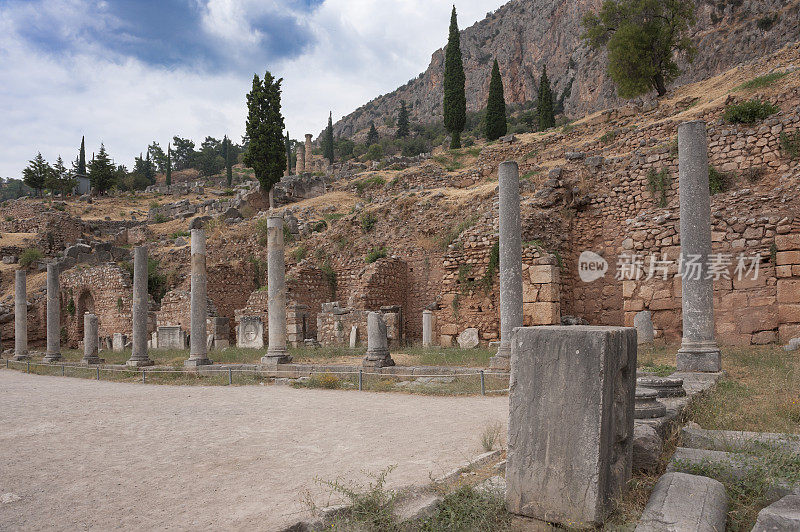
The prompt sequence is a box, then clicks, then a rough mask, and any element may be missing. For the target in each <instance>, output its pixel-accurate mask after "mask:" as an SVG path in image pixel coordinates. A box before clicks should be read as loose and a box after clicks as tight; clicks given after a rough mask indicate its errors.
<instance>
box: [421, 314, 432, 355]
mask: <svg viewBox="0 0 800 532" xmlns="http://www.w3.org/2000/svg"><path fill="white" fill-rule="evenodd" d="M432 345H433V312H431V311H430V310H427V309H426V310H423V311H422V347H430V346H432Z"/></svg>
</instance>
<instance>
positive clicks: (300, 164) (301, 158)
mask: <svg viewBox="0 0 800 532" xmlns="http://www.w3.org/2000/svg"><path fill="white" fill-rule="evenodd" d="M295 166H296V168H295V171H294V172H295V173H296V174H297V175H300V174H302V173H304V172H305V171H306V154H305V153H304V152H303V150H297V163H296V165H295Z"/></svg>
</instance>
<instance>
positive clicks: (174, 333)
mask: <svg viewBox="0 0 800 532" xmlns="http://www.w3.org/2000/svg"><path fill="white" fill-rule="evenodd" d="M156 332H157V334H158V348H159V349H186V348H187V347H188V344H187V342H186V331H184V330H182V329H181V328H180V326H178V325H162V326H160V327H158V328H157V329H156Z"/></svg>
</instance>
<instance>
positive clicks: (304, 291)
mask: <svg viewBox="0 0 800 532" xmlns="http://www.w3.org/2000/svg"><path fill="white" fill-rule="evenodd" d="M334 282H335V281H334V279H333V278H332V277H330V273H325V272H324V271H323V270H322V269H320V268H316V267H313V266H308V265H298V266H296V267H295V268H293V269H291V270H290V271H289V273H288V274H287V277H286V290H287V302H288V303H289V307H291V306H292V304H295V305H304V306H306V307H308V310H307V311H306V313H307V318H308V319H307V330H306V332H307V334H308V335H309V337H310V338H314V337H316V333H317V313H318V312H319V311H320V309H321V308H322V304H323V303H328V302H329V301H332V300H333V299H334V297H335V295H334V286H335V285H334ZM265 305H266V302H265ZM264 308H266V306H265V307H264ZM265 323H266V322H265Z"/></svg>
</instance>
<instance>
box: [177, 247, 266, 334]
mask: <svg viewBox="0 0 800 532" xmlns="http://www.w3.org/2000/svg"><path fill="white" fill-rule="evenodd" d="M252 279H253V268H252V266H251V265H250V264H249V263H240V262H231V263H219V264H212V265H209V267H208V270H207V281H206V290H207V293H208V298H209V299H210V300H211V302H212V304H213V306H214V308H215V309H216V314H210V313H209V316H219V317H225V318H228V326H229V329H230V330H229V335H230V336H229V338H230V339H232V340H233V339H235V336H234V334H235V332H236V330H235V322H234V318H235V316H236V309H238V308H242V307H243V306H245V305H246V304H247V299H248V297H250V293H251V292H252V291H253V282H252ZM187 323H189V320H188V314H187Z"/></svg>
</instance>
